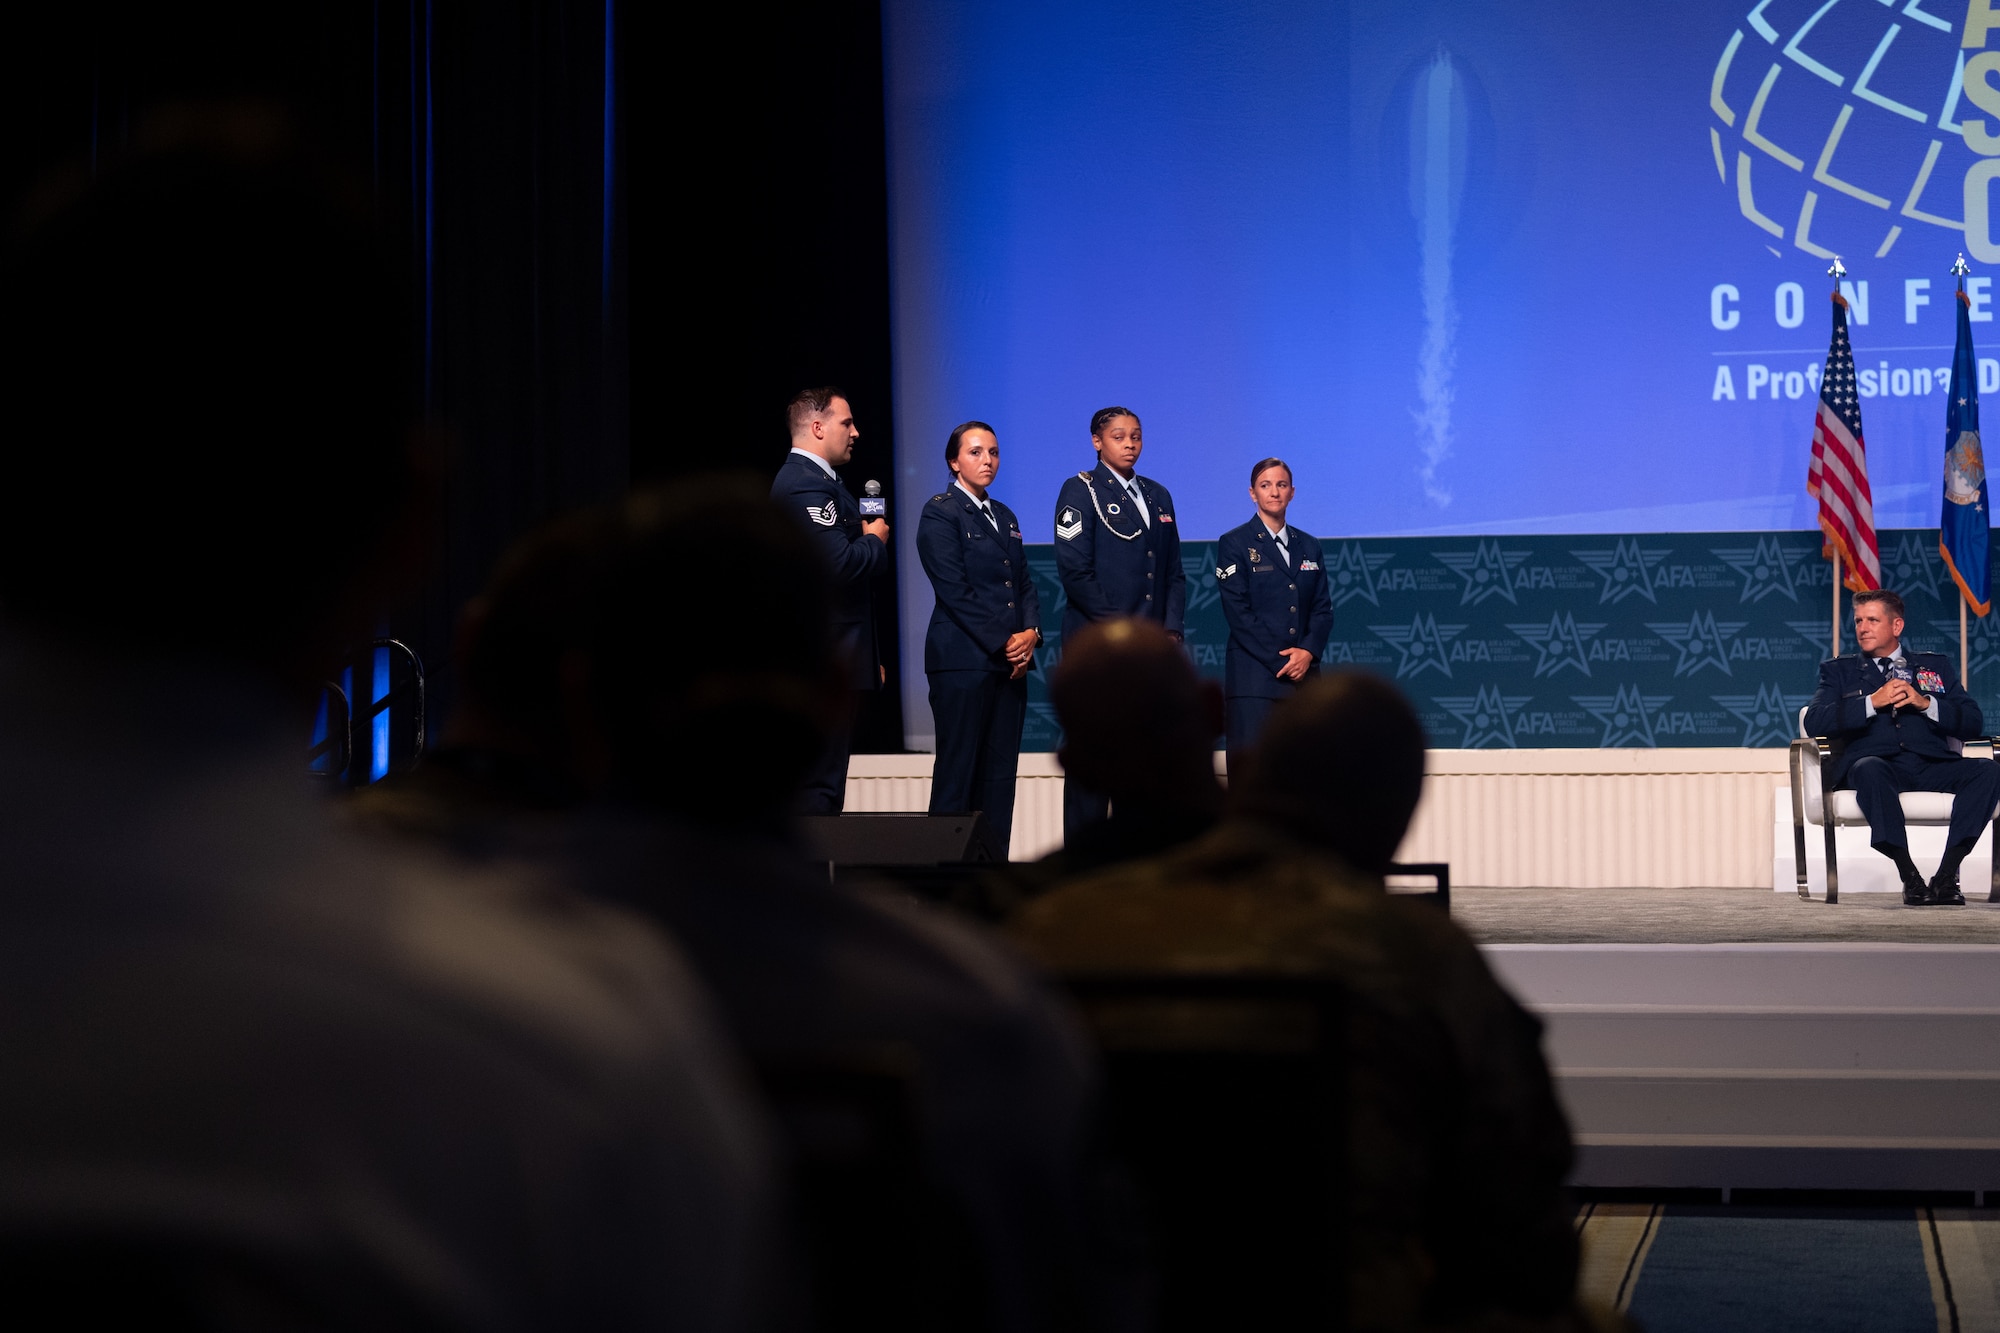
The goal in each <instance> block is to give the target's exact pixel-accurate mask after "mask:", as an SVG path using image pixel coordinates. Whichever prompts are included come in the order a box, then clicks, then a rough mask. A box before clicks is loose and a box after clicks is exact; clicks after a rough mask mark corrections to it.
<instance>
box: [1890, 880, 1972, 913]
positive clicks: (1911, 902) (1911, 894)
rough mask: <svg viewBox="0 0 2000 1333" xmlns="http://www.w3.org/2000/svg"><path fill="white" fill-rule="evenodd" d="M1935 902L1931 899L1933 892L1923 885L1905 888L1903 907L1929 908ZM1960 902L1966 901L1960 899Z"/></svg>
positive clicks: (1906, 886) (1907, 885) (1908, 885)
mask: <svg viewBox="0 0 2000 1333" xmlns="http://www.w3.org/2000/svg"><path fill="white" fill-rule="evenodd" d="M1935 901H1936V900H1935V899H1934V898H1932V897H1931V891H1930V890H1929V889H1927V888H1925V887H1924V886H1923V885H1921V884H1917V885H1910V884H1905V885H1904V886H1903V906H1905V907H1929V906H1931V905H1932V904H1933V903H1934V902H1935ZM1959 901H1961V902H1963V901H1964V899H1960V900H1959Z"/></svg>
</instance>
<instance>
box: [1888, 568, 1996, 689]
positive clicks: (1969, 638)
mask: <svg viewBox="0 0 2000 1333" xmlns="http://www.w3.org/2000/svg"><path fill="white" fill-rule="evenodd" d="M1952 591H1953V592H1957V591H1958V590H1957V589H1956V588H1953V589H1952ZM1996 620H2000V616H1974V615H1968V616H1966V618H1965V665H1966V669H1967V670H1968V671H1971V672H1978V671H1981V670H1983V669H1985V668H1987V667H1993V666H2000V625H1996V624H1994V623H1993V622H1994V621H1996ZM1931 624H1932V625H1934V626H1936V627H1937V629H1938V631H1939V632H1940V633H1942V634H1947V635H1949V636H1950V637H1951V641H1952V642H1953V643H1954V644H1955V643H1957V642H1958V622H1957V621H1956V620H1933V621H1932V622H1931ZM1913 637H1914V636H1913V635H1909V634H1905V635H1904V636H1903V646H1904V647H1905V648H1906V649H1908V650H1910V651H1913V652H1923V651H1925V649H1924V647H1923V646H1922V645H1918V644H1912V643H1911V642H1910V640H1911V639H1912V638H1913ZM1959 683H1960V684H1961V685H1963V684H1966V682H1964V681H1960V682H1959ZM1967 688H1970V686H1968V687H1967Z"/></svg>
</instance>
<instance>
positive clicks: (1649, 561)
mask: <svg viewBox="0 0 2000 1333" xmlns="http://www.w3.org/2000/svg"><path fill="white" fill-rule="evenodd" d="M1570 554H1571V555H1573V556H1575V557H1576V558H1577V559H1579V560H1581V561H1583V563H1584V564H1586V565H1588V566H1589V567H1590V569H1591V572H1592V573H1594V574H1596V575H1597V576H1598V577H1599V578H1602V579H1603V580H1604V592H1603V593H1602V595H1600V596H1599V597H1598V599H1597V602H1598V605H1600V606H1602V605H1603V604H1604V603H1606V602H1622V601H1624V600H1625V599H1626V598H1627V597H1632V596H1635V595H1636V596H1639V597H1643V598H1645V599H1646V600H1647V601H1649V602H1655V603H1657V602H1658V601H1659V600H1660V599H1659V598H1657V597H1655V596H1654V595H1653V585H1654V578H1653V571H1654V570H1655V569H1657V568H1658V567H1659V564H1660V562H1661V561H1662V560H1665V559H1666V558H1667V557H1668V556H1670V555H1672V554H1673V551H1672V549H1671V548H1669V549H1667V550H1664V551H1649V550H1642V549H1641V548H1640V546H1639V543H1638V542H1637V541H1636V540H1634V539H1632V538H1630V537H1627V538H1626V539H1625V540H1623V541H1621V542H1619V543H1618V545H1617V546H1616V547H1615V548H1614V549H1612V550H1609V551H1571V552H1570Z"/></svg>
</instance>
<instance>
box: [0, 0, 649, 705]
mask: <svg viewBox="0 0 2000 1333" xmlns="http://www.w3.org/2000/svg"><path fill="white" fill-rule="evenodd" d="M622 17H623V15H622V14H621V12H620V8H619V6H618V0H574V2H572V0H478V3H473V2H472V0H372V2H371V0H361V2H360V3H356V2H354V0H347V2H345V3H335V2H332V0H305V2H304V3H297V4H269V3H264V4H235V5H218V4H201V5H174V4H170V3H169V4H151V5H135V4H104V3H99V4H91V3H81V4H70V5H63V6H54V5H49V6H31V7H28V8H27V9H26V10H25V11H24V12H18V13H15V14H13V15H10V18H9V21H8V28H9V31H8V32H7V34H6V36H5V38H4V39H0V71H4V77H0V84H4V87H0V114H4V115H5V116H6V118H7V124H8V125H9V127H10V129H9V132H8V133H7V134H6V135H5V136H4V137H0V173H4V177H0V187H4V189H5V192H6V195H7V198H8V202H9V203H10V204H11V205H13V206H14V207H18V206H19V205H20V203H21V201H22V199H23V197H24V194H25V192H26V191H27V190H29V189H30V188H31V187H32V185H33V183H34V182H35V181H37V180H38V179H40V178H42V177H44V176H45V174H46V173H48V172H50V171H51V170H53V169H56V168H58V167H60V166H62V165H65V164H82V165H84V166H85V167H86V169H87V168H88V166H89V165H90V164H91V163H93V162H94V161H97V160H102V159H103V158H105V157H106V156H107V155H109V154H110V153H113V152H115V151H116V150H117V149H118V147H119V146H121V145H122V144H124V143H125V142H127V141H128V139H129V136H130V135H131V133H132V130H133V127H134V125H135V124H137V123H140V122H141V120H142V119H143V117H144V116H145V115H146V114H147V112H148V110H149V109H150V108H155V107H157V106H159V105H160V104H162V103H163V102H169V101H173V100H176V99H185V98H204V97H254V98H259V99H263V100H267V101H271V102H276V103H278V104H279V105H281V106H282V107H283V108H285V110H286V111H287V112H288V114H289V115H290V116H291V117H292V118H293V120H294V121H295V123H296V124H297V125H298V126H300V127H301V129H302V130H303V132H305V133H306V134H308V135H309V136H310V137H312V138H313V139H315V140H317V142H318V144H319V145H320V146H321V147H322V148H323V149H324V150H325V151H327V152H329V153H330V154H331V155H332V156H334V157H335V158H336V159H338V160H340V161H341V162H343V163H344V164H345V165H346V166H347V167H348V168H349V169H350V170H351V171H352V172H353V174H354V175H355V176H356V177H357V178H358V179H360V180H362V181H364V182H365V183H366V187H367V188H368V189H370V190H372V191H373V194H374V198H375V201H376V204H377V207H378V208H379V209H380V211H381V215H382V217H383V218H384V220H385V224H386V225H387V226H390V227H392V228H394V229H395V230H396V232H397V233H399V234H400V235H401V236H403V237H404V238H405V239H406V241H407V244H408V246H409V257H410V267H411V272H412V281H413V283H414V284H415V286H416V291H415V295H416V297H417V300H418V303H419V306H420V310H421V317H420V327H419V328H418V329H417V330H416V331H415V333H414V335H413V336H414V338H415V339H416V341H417V342H418V346H416V347H414V348H413V349H412V353H413V355H412V362H413V366H414V367H415V369H414V370H413V373H414V374H417V375H418V376H419V377H420V381H421V382H420V385H419V390H420V393H421V396H422V399H423V401H424V402H425V404H426V405H427V407H428V408H429V411H430V415H431V419H432V420H433V422H434V423H436V424H437V426H438V427H440V438H441V439H443V440H444V441H446V442H447V448H448V451H449V455H450V458H449V467H448V473H447V476H448V480H447V484H446V487H445V489H444V492H443V494H442V496H441V498H440V500H439V504H438V509H437V512H436V515H435V519H436V522H435V529H434V531H435V538H434V542H433V549H432V552H431V558H430V561H429V562H428V565H427V567H425V568H421V569H412V570H410V571H409V577H408V579H407V582H406V591H405V593H404V595H403V596H401V597H400V598H399V599H398V600H397V601H396V603H395V604H393V605H390V606H386V607H384V608H383V622H382V624H383V629H384V630H385V631H387V632H389V633H391V634H394V635H396V636H398V637H401V638H404V639H407V640H408V641H409V642H411V643H412V644H413V645H414V646H415V647H416V648H417V649H418V651H419V652H420V653H421V654H422V655H423V657H424V660H425V663H426V664H427V666H428V667H429V669H430V673H431V678H432V683H433V694H432V697H433V699H434V700H435V701H436V705H437V706H436V707H434V710H433V716H434V718H435V717H436V715H437V713H438V712H440V711H443V710H444V709H448V707H449V702H450V699H451V693H452V682H451V670H450V661H449V646H450V636H451V623H452V619H453V617H454V615H455V614H456V611H457V609H458V607H459V606H461V605H462V604H463V603H464V602H465V600H466V599H467V598H468V597H470V596H471V595H472V593H474V592H475V591H476V590H477V589H478V587H479V586H480V584H481V583H482V582H483V581H484V579H485V578H486V576H487V574H488V573H489V571H490V570H491V568H492V565H493V562H494V559H495V558H496V557H497V555H498V554H499V553H500V552H501V551H502V550H503V549H505V547H506V546H507V545H508V544H509V543H510V542H511V541H513V540H514V539H515V538H516V537H518V536H520V535H521V534H522V533H523V532H525V531H527V530H528V529H530V528H532V527H534V526H535V525H536V524H538V523H539V522H541V521H542V520H543V519H545V518H547V517H549V516H551V515H553V514H555V513H558V512H560V511H561V510H564V509H566V508H570V507H572V506H574V505H578V504H584V503H590V502H594V501H600V500H605V499H610V498H613V497H615V496H617V495H618V494H620V493H622V492H623V490H624V489H625V487H626V485H627V483H628V480H629V478H630V474H631V458H630V450H629V445H628V404H629V369H628V360H629V358H628V353H627V347H628V338H627V323H626V321H627V288H628V279H627V262H626V244H627V242H626V223H625V217H626V205H625V200H626V194H627V188H626V181H625V177H624V167H623V162H624V160H625V154H626V143H625V139H626V136H625V133H624V125H623V118H622V115H621V111H620V108H621V90H620V78H621V75H622V73H623V71H622V70H621V68H620V61H619V59H618V55H617V53H618V51H619V49H620V39H621V33H620V30H619V23H620V21H621V18H622Z"/></svg>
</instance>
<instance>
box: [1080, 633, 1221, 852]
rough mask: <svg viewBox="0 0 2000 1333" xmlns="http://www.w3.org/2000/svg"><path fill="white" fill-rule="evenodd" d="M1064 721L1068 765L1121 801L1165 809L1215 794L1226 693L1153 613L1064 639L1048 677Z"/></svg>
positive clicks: (1089, 784) (1091, 784) (1198, 802)
mask: <svg viewBox="0 0 2000 1333" xmlns="http://www.w3.org/2000/svg"><path fill="white" fill-rule="evenodd" d="M1049 698H1050V699H1051V701H1053V702H1054V704H1055V708H1056V713H1057V715H1058V716H1059V717H1060V718H1061V720H1062V725H1063V746H1062V749H1061V751H1060V752H1059V753H1060V756H1061V759H1062V765H1063V771H1064V772H1065V773H1066V774H1067V775H1068V776H1069V777H1070V778H1072V779H1073V780H1075V781H1076V782H1079V783H1081V784H1082V785H1083V786H1085V787H1088V788H1090V789H1091V790H1093V791H1097V792H1102V793H1104V794H1105V795H1107V796H1109V797H1110V798H1111V801H1112V807H1113V815H1114V817H1115V816H1116V813H1117V804H1118V802H1120V801H1124V802H1126V803H1127V804H1128V805H1130V804H1136V803H1143V804H1145V805H1149V806H1154V807H1159V806H1166V807H1174V806H1190V805H1193V806H1199V805H1201V804H1202V803H1204V802H1206V801H1209V800H1212V799H1213V797H1214V795H1215V793H1216V792H1217V790H1218V788H1217V785H1216V781H1215V759H1214V751H1215V738H1216V736H1217V735H1218V734H1219V733H1220V732H1221V731H1222V691H1221V689H1220V688H1219V687H1218V686H1217V685H1216V684H1215V683H1214V682H1213V681H1204V680H1202V679H1201V677H1199V676H1198V675H1196V674H1195V670H1194V664H1193V663H1191V662H1190V661H1188V656H1187V654H1186V652H1184V651H1182V649H1181V646H1180V645H1179V644H1178V643H1176V642H1174V640H1173V639H1172V638H1171V637H1170V636H1169V635H1168V634H1167V632H1166V631H1165V630H1163V629H1161V628H1160V627H1159V626H1158V625H1156V624H1154V623H1152V622H1151V621H1146V620H1106V621H1100V622H1098V623H1097V624H1094V625H1088V626H1086V627H1085V628H1084V629H1082V630H1081V631H1079V632H1078V633H1077V635H1076V637H1075V638H1074V639H1072V640H1070V641H1069V642H1068V643H1067V644H1065V645H1064V646H1063V657H1062V662H1061V664H1060V665H1059V666H1057V668H1056V671H1055V676H1054V678H1053V679H1052V680H1051V681H1050V683H1049Z"/></svg>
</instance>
